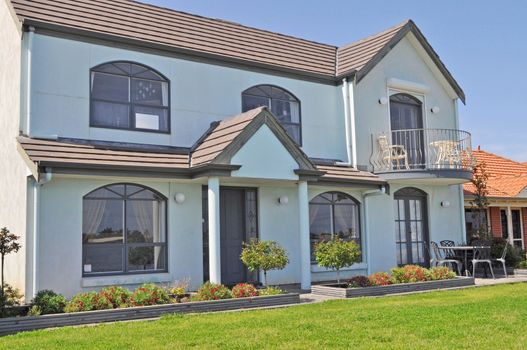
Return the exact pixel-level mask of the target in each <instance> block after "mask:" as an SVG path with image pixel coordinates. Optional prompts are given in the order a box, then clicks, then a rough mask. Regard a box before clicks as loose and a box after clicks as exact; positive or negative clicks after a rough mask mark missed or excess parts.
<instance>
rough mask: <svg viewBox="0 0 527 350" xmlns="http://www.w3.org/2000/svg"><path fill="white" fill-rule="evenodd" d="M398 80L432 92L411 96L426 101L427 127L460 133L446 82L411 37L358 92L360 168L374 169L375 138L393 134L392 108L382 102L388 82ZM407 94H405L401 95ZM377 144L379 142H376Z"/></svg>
mask: <svg viewBox="0 0 527 350" xmlns="http://www.w3.org/2000/svg"><path fill="white" fill-rule="evenodd" d="M390 78H396V79H400V80H404V81H409V82H414V83H419V84H422V85H425V86H427V87H429V88H430V90H429V91H428V92H426V93H414V92H411V91H406V92H407V93H409V94H413V95H416V96H418V97H422V98H423V99H424V113H423V119H424V127H425V128H431V129H434V128H439V129H457V128H458V125H457V123H456V116H455V109H454V103H455V102H454V100H453V97H452V96H450V95H449V93H448V91H447V89H446V88H445V85H444V84H442V83H441V81H442V80H444V78H443V77H441V76H440V75H435V74H434V73H433V72H432V70H431V69H430V67H429V66H428V65H427V64H426V63H425V61H424V60H423V58H422V56H420V55H419V53H418V52H417V50H416V49H415V47H414V46H413V45H412V43H411V42H410V40H409V39H408V37H406V38H404V39H402V40H401V41H400V42H399V43H398V44H397V45H396V46H395V47H394V48H393V49H392V50H391V51H390V52H389V53H388V54H387V55H386V56H385V57H384V59H383V60H382V61H381V62H379V63H378V64H377V65H376V66H375V67H374V68H373V69H372V70H371V71H370V72H369V73H368V75H366V77H364V78H363V79H362V80H361V81H360V82H359V83H358V84H357V88H356V89H355V91H356V95H355V113H356V120H357V126H356V127H357V145H358V146H357V153H358V154H357V158H358V164H359V165H370V156H371V149H372V147H371V146H372V136H371V135H372V134H378V133H381V132H386V134H389V132H390V105H389V103H388V104H386V105H381V104H379V103H378V100H379V98H381V97H389V96H388V94H389V92H388V90H389V88H388V79H390ZM401 92H405V91H401ZM433 106H438V107H439V108H440V112H439V113H437V114H433V113H431V112H430V109H431V108H432V107H433ZM373 141H374V142H376V140H373Z"/></svg>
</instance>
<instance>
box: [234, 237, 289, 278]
mask: <svg viewBox="0 0 527 350" xmlns="http://www.w3.org/2000/svg"><path fill="white" fill-rule="evenodd" d="M240 259H241V261H242V262H243V263H244V264H245V266H247V268H248V269H249V271H254V270H263V272H264V283H265V285H267V271H269V270H282V269H283V268H284V267H285V266H286V265H287V264H288V263H289V258H288V257H287V253H286V251H285V249H284V248H282V247H281V246H280V245H279V244H278V243H276V242H274V241H259V240H257V239H253V240H251V242H250V243H244V244H243V249H242V254H241V255H240Z"/></svg>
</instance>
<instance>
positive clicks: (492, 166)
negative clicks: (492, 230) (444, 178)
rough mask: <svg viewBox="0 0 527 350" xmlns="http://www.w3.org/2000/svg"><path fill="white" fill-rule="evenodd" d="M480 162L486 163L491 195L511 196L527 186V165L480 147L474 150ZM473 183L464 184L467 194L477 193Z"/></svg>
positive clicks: (488, 187)
mask: <svg viewBox="0 0 527 350" xmlns="http://www.w3.org/2000/svg"><path fill="white" fill-rule="evenodd" d="M473 153H474V157H475V158H476V161H477V163H478V164H481V163H485V165H486V167H485V168H486V171H487V174H488V175H489V179H488V181H487V190H488V191H489V197H497V198H511V197H516V196H518V195H519V194H520V193H521V192H522V191H523V190H524V189H526V188H527V165H526V164H525V163H520V162H516V161H514V160H512V159H508V158H505V157H502V156H499V155H496V154H494V153H490V152H487V151H483V150H481V149H478V150H476V151H474V152H473ZM475 190H476V188H475V186H474V185H473V184H472V183H467V184H465V185H464V192H465V194H466V195H471V194H474V193H475Z"/></svg>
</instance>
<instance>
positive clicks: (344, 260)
mask: <svg viewBox="0 0 527 350" xmlns="http://www.w3.org/2000/svg"><path fill="white" fill-rule="evenodd" d="M360 256H361V253H360V247H359V245H358V244H357V243H355V241H349V242H347V241H344V240H343V239H341V238H339V237H333V238H332V239H331V240H329V241H325V242H324V241H323V242H320V243H317V244H316V245H315V258H316V260H317V263H318V265H320V266H322V267H325V268H329V269H333V270H335V271H336V272H337V283H338V284H340V270H341V269H342V268H344V267H349V266H351V265H353V264H355V263H356V262H359V261H360Z"/></svg>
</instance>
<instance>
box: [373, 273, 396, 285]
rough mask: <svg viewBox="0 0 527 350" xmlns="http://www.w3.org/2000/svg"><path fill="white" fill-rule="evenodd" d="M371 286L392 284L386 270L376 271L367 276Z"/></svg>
mask: <svg viewBox="0 0 527 350" xmlns="http://www.w3.org/2000/svg"><path fill="white" fill-rule="evenodd" d="M368 279H369V280H370V283H371V285H372V286H387V285H389V284H392V280H391V276H390V275H389V274H388V273H386V272H376V273H374V274H371V275H370V277H368Z"/></svg>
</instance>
